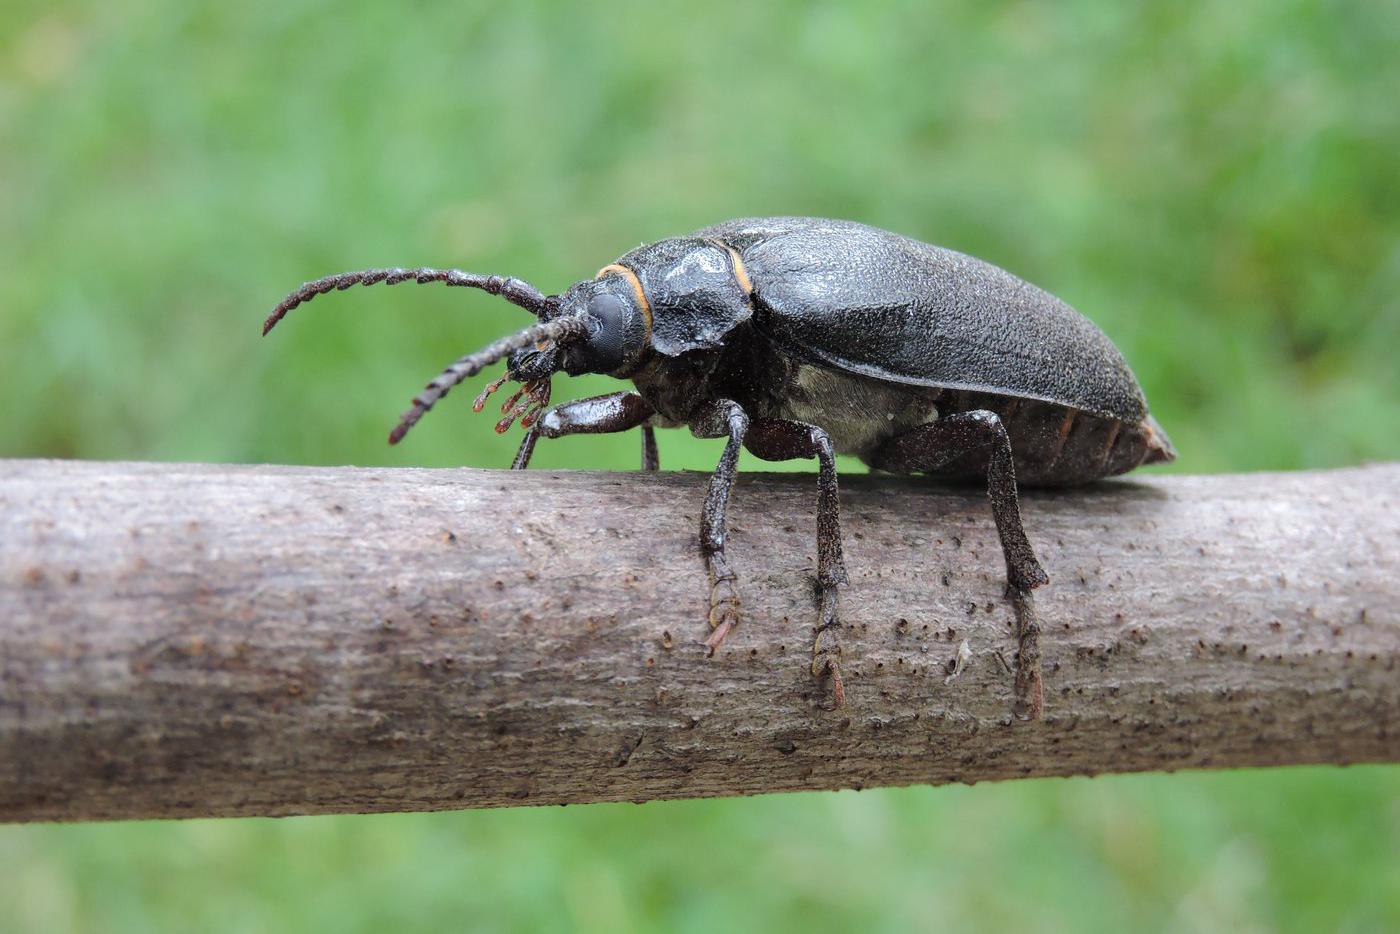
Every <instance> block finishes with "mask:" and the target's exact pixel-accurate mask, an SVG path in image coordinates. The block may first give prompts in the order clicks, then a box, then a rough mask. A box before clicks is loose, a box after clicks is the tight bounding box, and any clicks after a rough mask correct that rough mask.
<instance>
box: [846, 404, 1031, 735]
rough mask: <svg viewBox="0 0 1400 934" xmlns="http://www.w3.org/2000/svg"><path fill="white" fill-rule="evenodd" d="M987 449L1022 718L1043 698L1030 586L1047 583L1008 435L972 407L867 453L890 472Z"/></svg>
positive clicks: (991, 415)
mask: <svg viewBox="0 0 1400 934" xmlns="http://www.w3.org/2000/svg"><path fill="white" fill-rule="evenodd" d="M982 451H987V452H988V456H987V495H988V498H989V499H991V501H992V516H993V518H994V519H995V520H996V526H997V535H998V536H999V537H1000V538H1001V550H1002V554H1003V556H1004V557H1005V558H1006V578H1007V585H1008V586H1007V597H1008V598H1010V600H1011V604H1012V607H1013V609H1015V611H1016V620H1017V630H1018V632H1017V635H1018V637H1019V639H1018V641H1019V643H1020V647H1019V649H1018V652H1017V662H1018V664H1017V668H1016V705H1017V715H1018V716H1021V717H1022V718H1023V719H1028V720H1034V719H1037V718H1039V716H1040V712H1041V709H1042V707H1043V706H1044V701H1043V696H1042V695H1043V689H1042V687H1041V679H1040V646H1039V635H1040V627H1039V625H1038V623H1037V622H1036V619H1035V608H1034V603H1033V601H1032V600H1031V593H1030V592H1031V590H1033V589H1034V588H1036V587H1039V586H1040V585H1042V584H1046V583H1049V581H1050V578H1049V577H1048V576H1047V575H1046V573H1045V569H1044V568H1042V567H1041V566H1040V562H1039V561H1038V560H1036V557H1035V552H1034V550H1032V548H1031V543H1030V540H1029V539H1028V538H1026V529H1025V526H1024V525H1022V523H1021V506H1020V503H1019V501H1018V500H1017V496H1016V470H1015V466H1014V463H1013V460H1012V454H1011V440H1010V438H1009V437H1008V435H1007V433H1006V428H1005V426H1004V425H1002V423H1001V419H1000V418H998V417H997V415H996V413H995V412H989V411H986V410H985V409H978V410H975V411H971V412H959V413H957V414H955V415H949V416H947V417H946V418H940V419H939V420H938V421H936V422H932V423H931V424H928V425H920V426H919V427H918V428H914V429H912V430H910V431H908V432H905V433H904V434H902V435H899V436H898V437H896V438H891V439H890V440H889V441H887V442H885V444H884V445H882V446H881V447H880V449H879V450H878V451H877V452H876V453H875V456H874V457H873V458H871V464H872V466H875V467H878V468H879V469H881V470H890V471H896V472H912V471H932V470H937V469H938V468H939V467H942V466H944V465H945V464H948V463H951V462H952V461H954V460H957V459H958V458H960V457H963V456H965V455H968V454H976V453H979V452H982Z"/></svg>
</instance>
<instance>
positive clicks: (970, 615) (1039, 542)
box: [0, 461, 1400, 821]
mask: <svg viewBox="0 0 1400 934" xmlns="http://www.w3.org/2000/svg"><path fill="white" fill-rule="evenodd" d="M705 483H706V478H705V477H704V476H701V475H698V474H677V473H669V474H599V473H573V472H562V473H561V472H544V471H542V472H535V473H506V472H498V471H480V470H362V469H352V468H302V467H229V466H208V465H183V464H112V463H74V462H46V461H6V462H0V820H7V821H25V820H96V819H114V818H137V817H185V816H190V817H193V816H210V815H221V816H232V815H254V814H260V815H282V814H304V813H324V812H347V811H357V812H358V811H390V810H398V811H403V810H424V809H435V808H461V807H482V806H497V805H519V804H554V803H564V802H585V801H609V800H637V801H640V800H647V799H655V798H680V797H698V796H706V795H734V794H753V793H758V792H774V791H791V790H798V789H821V788H840V787H852V786H854V787H869V786H875V785H898V784H910V783H922V782H929V783H938V782H952V781H964V782H970V781H978V780H983V779H1004V778H1015V777H1020V776H1030V775H1070V774H1080V773H1098V772H1125V771H1135V770H1147V769H1167V770H1171V769H1179V768H1218V767H1227V766H1250V765H1281V764H1289V763H1309V762H1331V763H1347V762H1363V761H1397V760H1400V720H1398V719H1397V718H1400V664H1397V662H1400V509H1397V507H1400V465H1381V466H1374V467H1366V468H1359V469H1352V470H1337V471H1327V472H1314V473H1295V474H1250V475H1238V476H1209V477H1159V478H1153V477H1149V478H1143V479H1137V480H1134V481H1129V482H1123V481H1118V482H1112V483H1104V484H1100V485H1098V486H1095V487H1091V488H1088V489H1082V490H1075V491H1028V492H1026V494H1025V496H1024V498H1023V504H1022V505H1023V509H1024V513H1025V520H1026V528H1027V531H1028V532H1029V534H1030V537H1031V540H1032V542H1033V543H1034V544H1035V546H1036V548H1037V549H1038V551H1039V554H1040V558H1041V560H1042V562H1043V563H1044V565H1045V567H1046V569H1047V570H1048V571H1049V573H1050V577H1051V583H1050V585H1049V586H1048V587H1045V588H1042V589H1041V590H1040V591H1038V592H1037V595H1036V597H1037V612H1038V616H1039V623H1040V628H1041V637H1040V645H1039V648H1040V652H1041V656H1042V659H1041V665H1042V671H1043V674H1044V690H1045V713H1044V718H1043V719H1042V720H1040V721H1037V722H1022V721H1019V720H1017V719H1016V718H1014V717H1013V716H1012V713H1011V711H1012V704H1013V691H1014V689H1013V683H1014V673H1013V672H1012V671H1011V670H1010V665H1012V664H1014V653H1015V647H1016V638H1015V633H1014V631H1013V627H1014V619H1015V616H1014V613H1013V610H1012V608H1011V607H1010V606H1009V605H1008V603H1007V602H1006V600H1005V599H1004V598H1003V593H1002V588H1003V580H1004V575H1005V568H1004V566H1003V564H1002V559H1001V551H1000V547H999V544H998V541H997V538H996V533H995V531H994V529H993V526H992V521H991V515H990V509H989V507H988V505H987V501H986V497H985V495H984V494H983V493H982V492H981V491H980V490H976V489H966V490H962V489H958V490H947V489H943V488H939V487H935V486H933V485H931V484H927V483H924V482H921V481H918V480H910V479H907V478H885V477H869V476H852V477H847V478H845V479H844V480H843V487H842V493H841V507H842V514H843V524H844V527H845V535H846V563H847V566H848V568H849V571H850V577H851V581H850V585H849V586H848V587H847V588H846V589H845V590H844V591H843V595H842V617H843V620H844V624H845V628H844V631H843V634H842V640H841V641H842V644H843V646H844V667H845V671H846V690H847V697H846V706H845V708H844V709H841V710H838V711H827V710H824V709H823V704H824V703H825V702H826V700H827V698H826V697H825V695H824V691H823V689H822V687H821V686H820V685H818V684H817V683H815V682H814V681H813V680H812V678H811V676H810V675H809V673H808V664H809V655H810V651H811V649H810V646H811V639H812V626H813V623H814V622H815V619H816V612H817V610H816V603H815V590H814V586H813V573H814V561H815V517H814V509H815V502H816V483H815V477H813V476H806V475H800V474H783V475H757V474H747V475H744V476H742V477H741V479H740V482H739V485H738V488H737V489H736V491H735V495H734V500H733V504H732V508H731V520H730V536H729V543H728V553H729V559H730V563H731V565H732V566H733V568H734V569H735V571H736V572H737V573H738V574H739V586H740V588H741V590H740V592H741V594H742V597H743V599H744V601H745V604H744V606H745V614H746V615H745V618H744V620H743V622H742V623H741V625H740V626H739V627H738V628H737V629H736V630H735V631H734V632H733V633H732V634H731V635H730V637H729V639H728V640H727V641H726V642H725V643H724V646H723V648H722V649H721V650H720V651H719V652H718V653H717V654H716V655H715V657H713V658H710V657H707V655H706V651H705V649H704V647H703V645H702V640H703V639H704V638H705V636H706V635H707V629H706V625H705V617H706V609H707V605H708V604H707V592H708V585H707V581H706V578H705V569H704V562H703V560H702V559H701V556H700V553H699V550H698V545H697V538H696V535H697V528H698V524H699V511H700V506H701V502H702V501H703V498H704V493H705ZM964 644H965V646H966V648H964ZM959 659H961V661H959Z"/></svg>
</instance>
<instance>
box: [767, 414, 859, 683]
mask: <svg viewBox="0 0 1400 934" xmlns="http://www.w3.org/2000/svg"><path fill="white" fill-rule="evenodd" d="M744 444H745V446H746V447H747V448H748V449H749V450H750V451H752V452H753V453H754V455H755V456H756V457H760V458H762V459H763V460H766V461H786V460H797V459H799V458H808V457H815V458H816V459H817V471H818V472H817V588H818V590H819V592H820V594H821V597H820V599H821V610H820V615H819V616H818V621H817V630H816V634H815V636H814V638H813V640H812V675H813V677H815V678H818V679H821V678H827V677H829V678H831V695H832V698H831V699H832V709H836V708H839V707H841V706H843V705H844V704H845V701H846V686H845V682H844V681H843V680H842V678H841V663H840V659H841V645H840V642H839V637H840V631H841V630H840V627H841V619H840V616H839V614H838V612H837V609H838V598H839V596H840V590H839V588H840V587H841V585H842V584H845V583H846V580H847V578H846V562H845V560H844V559H843V557H842V554H841V516H840V504H839V499H838V497H837V488H836V449H835V446H834V445H833V444H832V443H831V437H830V436H829V435H828V434H827V433H826V432H825V431H823V430H822V429H820V428H818V427H816V426H815V425H807V424H804V423H802V422H790V421H785V420H779V419H759V420H756V421H755V422H754V423H753V426H752V427H751V428H750V430H749V434H748V438H747V439H746V440H745V442H744Z"/></svg>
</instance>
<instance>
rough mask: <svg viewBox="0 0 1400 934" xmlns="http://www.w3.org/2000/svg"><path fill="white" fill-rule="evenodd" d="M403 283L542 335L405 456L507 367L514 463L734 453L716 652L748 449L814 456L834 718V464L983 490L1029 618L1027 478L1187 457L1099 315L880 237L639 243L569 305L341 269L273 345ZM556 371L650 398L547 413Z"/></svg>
mask: <svg viewBox="0 0 1400 934" xmlns="http://www.w3.org/2000/svg"><path fill="white" fill-rule="evenodd" d="M407 281H413V282H419V283H426V282H442V283H445V284H447V285H450V286H466V287H470V288H476V289H482V290H484V291H486V292H489V293H491V294H493V295H499V296H501V297H502V298H505V299H507V300H508V301H510V302H512V303H514V304H516V305H519V306H520V307H522V308H525V309H526V310H528V311H530V312H531V313H532V314H534V315H535V317H536V318H537V319H538V321H537V322H536V323H535V324H534V325H532V326H531V327H528V328H526V329H524V330H523V331H520V332H519V333H517V334H514V335H511V336H509V337H505V338H502V339H500V340H498V341H496V342H495V343H493V344H491V345H490V346H488V347H485V348H483V349H482V350H479V351H477V352H475V353H471V354H468V355H467V356H465V357H462V358H461V359H459V360H457V361H456V362H455V363H453V364H452V365H451V366H449V367H448V368H447V369H446V370H444V371H443V372H442V373H441V374H440V375H439V376H438V377H437V378H436V379H434V380H433V381H432V382H430V383H429V384H428V385H427V387H426V388H425V389H424V390H423V391H422V392H420V393H419V394H418V395H417V396H416V397H415V398H414V400H413V405H412V407H411V408H410V409H408V411H406V412H405V413H404V414H403V416H402V417H401V418H400V420H399V423H398V425H397V426H396V427H395V428H394V430H393V431H392V432H391V433H390V435H389V441H390V443H397V442H398V441H399V440H401V439H402V438H403V436H404V434H405V433H406V432H407V431H408V430H409V429H410V428H412V427H413V426H414V425H415V424H416V423H417V422H418V420H419V419H420V418H421V417H422V416H423V414H424V413H426V412H427V411H428V410H429V409H431V408H432V407H433V405H434V404H435V403H436V402H437V401H438V400H439V399H441V398H442V397H443V396H444V395H446V394H447V392H448V391H449V390H450V389H451V388H452V387H453V386H456V385H457V384H458V383H460V382H462V381H463V380H464V379H467V378H468V377H470V376H473V375H475V374H477V373H479V372H480V371H481V370H482V369H484V368H485V367H487V366H489V365H490V364H492V363H495V362H497V361H499V360H502V359H506V360H507V361H508V362H507V368H506V373H505V375H503V376H502V377H501V378H500V379H498V380H496V381H495V382H493V383H491V384H490V385H489V386H487V387H486V390H485V391H484V392H482V394H481V395H480V396H479V397H478V398H477V400H476V403H475V405H474V408H475V409H476V410H477V411H480V410H481V408H482V407H483V406H484V404H485V402H486V399H487V397H488V396H489V395H490V394H491V393H492V392H494V391H495V390H496V389H498V388H500V386H501V385H502V384H503V383H504V382H505V381H506V380H508V379H509V380H514V381H516V382H518V383H520V384H521V388H520V390H519V391H518V392H516V393H515V395H514V396H513V397H511V399H510V400H509V401H508V402H507V403H506V405H505V406H504V407H503V411H504V412H505V413H506V417H505V418H504V419H502V420H501V422H500V423H499V424H498V425H497V430H498V431H504V430H506V428H508V427H509V426H510V425H511V424H512V423H513V422H514V421H515V420H516V419H517V418H518V419H519V420H520V422H521V425H522V427H523V428H524V429H525V437H524V440H523V441H522V442H521V445H520V450H519V453H518V454H517V455H516V457H515V461H514V463H513V464H512V467H513V468H516V469H523V468H524V467H525V466H526V465H527V464H528V463H529V460H530V456H531V453H532V452H533V451H534V448H535V443H536V441H537V440H538V439H539V438H541V437H544V438H558V437H562V436H564V435H569V434H582V433H604V432H619V431H626V430H628V429H632V428H640V429H641V432H642V467H643V469H645V470H656V469H657V466H658V464H657V455H656V440H655V435H654V434H653V429H654V428H657V427H667V428H670V427H679V426H686V427H688V428H689V429H690V430H691V432H692V433H693V434H695V435H696V436H697V437H700V438H723V439H725V446H724V452H723V454H722V455H721V456H720V461H719V466H718V467H717V468H716V469H715V473H714V476H713V477H712V478H711V480H710V485H709V490H708V492H707V494H706V497H705V504H704V508H703V510H702V515H701V521H700V550H701V552H702V554H703V556H704V559H705V563H706V567H707V569H708V573H709V580H710V599H709V604H710V610H709V624H710V629H711V632H710V636H709V638H708V639H707V640H706V643H705V644H706V645H707V646H708V647H709V649H710V651H711V652H712V653H713V651H714V649H715V648H716V647H718V646H719V644H720V643H721V642H722V641H723V640H724V638H725V636H726V635H727V634H728V633H729V632H730V630H731V629H733V627H734V626H735V625H736V624H737V623H738V621H739V612H740V601H739V592H738V589H737V588H736V584H735V580H736V578H735V574H734V572H733V571H732V570H731V569H730V567H729V563H728V562H727V561H726V559H725V554H724V544H725V512H726V507H727V505H728V503H729V494H730V491H731V490H732V489H733V486H734V477H735V469H736V466H737V464H738V460H739V450H740V448H741V447H746V448H748V450H749V451H751V452H752V453H753V454H755V455H756V456H758V457H759V458H762V459H763V460H768V461H783V460H792V459H797V458H803V459H810V458H815V459H816V461H817V464H818V475H817V490H818V494H817V585H818V591H819V595H820V596H819V610H818V621H817V627H816V635H815V638H814V640H813V645H812V664H811V671H812V674H813V675H814V676H815V677H817V678H818V679H829V680H830V684H831V688H832V692H833V696H834V706H839V705H840V704H841V702H842V699H843V697H844V691H845V689H844V685H843V682H842V677H841V667H840V660H839V657H840V646H839V644H838V642H837V636H838V612H837V599H838V593H839V588H840V587H841V585H842V584H844V583H845V582H846V568H845V563H844V561H843V558H842V552H841V531H840V523H839V518H838V507H837V489H836V455H837V454H854V455H856V456H857V457H859V458H860V459H861V460H863V461H864V462H865V463H866V464H868V465H869V466H870V467H871V468H873V469H877V470H884V471H891V472H896V473H914V472H919V473H930V474H936V475H939V476H943V477H954V478H968V477H973V478H979V479H980V478H983V477H985V478H986V482H987V488H988V495H989V498H990V500H991V506H992V516H993V518H994V520H995V523H996V529H997V533H998V535H999V536H1000V539H1001V546H1002V551H1003V554H1004V556H1005V559H1006V572H1007V584H1008V596H1011V597H1012V598H1013V601H1015V600H1021V601H1025V600H1026V599H1027V596H1028V594H1029V592H1030V591H1031V590H1032V589H1033V588H1035V587H1038V586H1040V585H1042V584H1044V583H1047V582H1048V580H1049V578H1048V577H1047V576H1046V574H1045V571H1044V570H1043V569H1042V568H1041V565H1040V562H1039V561H1038V560H1037V559H1036V556H1035V552H1034V550H1033V549H1032V548H1031V544H1030V541H1029V540H1028V539H1027V537H1026V533H1025V530H1024V528H1023V527H1022V524H1021V514H1020V506H1019V504H1018V501H1017V493H1016V481H1017V477H1018V476H1019V477H1020V479H1021V481H1022V482H1024V483H1031V484H1043V485H1065V484H1077V483H1086V482H1089V481H1093V480H1098V479H1100V478H1103V477H1109V476H1113V475H1115V474H1121V473H1125V472H1127V471H1129V470H1132V469H1134V468H1136V467H1138V466H1140V465H1142V464H1155V463H1163V462H1166V461H1170V460H1172V459H1173V458H1174V457H1175V451H1174V449H1173V448H1172V446H1171V443H1170V442H1169V441H1168V440H1167V437H1166V435H1165V433H1164V432H1163V431H1162V429H1161V428H1160V427H1159V426H1158V425H1157V423H1156V421H1155V420H1154V419H1153V418H1152V417H1151V416H1150V415H1149V414H1148V412H1147V402H1146V399H1145V398H1144V396H1143V393H1142V390H1141V388H1140V387H1139V386H1138V383H1137V380H1136V379H1135V378H1134V376H1133V374H1132V371H1131V370H1129V369H1128V366H1127V364H1126V363H1125V362H1124V360H1123V357H1122V355H1121V354H1120V353H1119V352H1118V350H1117V348H1116V347H1114V346H1113V344H1112V343H1111V342H1110V341H1109V339H1108V338H1107V337H1106V336H1105V335H1104V334H1103V332H1102V331H1100V330H1099V329H1098V328H1097V327H1095V326H1094V325H1093V324H1092V323H1091V322H1090V321H1089V320H1088V319H1087V318H1085V317H1084V316H1083V315H1081V314H1080V313H1079V312H1077V311H1075V310H1074V309H1073V308H1071V307H1069V306H1068V305H1066V304H1065V303H1064V302H1062V301H1060V300H1059V299H1057V298H1055V297H1054V296H1052V295H1050V294H1048V293H1046V292H1044V291H1042V290H1040V289H1038V288H1036V287H1035V286H1033V285H1030V284H1029V283H1026V282H1024V281H1022V280H1021V279H1018V278H1016V277H1015V276H1013V275H1011V274H1010V273H1008V272H1006V271H1004V270H1002V269H1000V268H998V267H996V266H993V265H991V264H989V263H985V262H983V261H981V260H978V259H975V258H973V257H971V256H966V255H964V254H962V253H957V252H954V251H952V250H947V249H943V248H941V247H936V246H932V245H929V244H927V243H922V242H919V241H917V240H912V239H910V238H908V237H903V236H900V235H898V234H894V233H890V232H888V231H885V230H880V229H878V228H875V227H870V226H867V225H865V224H859V223H854V222H850V221H837V220H825V219H821V218H806V217H767V218H748V219H742V220H734V221H729V222H727V223H724V224H719V225H717V226H714V227H707V228H705V229H703V230H699V231H697V232H695V233H693V234H691V235H689V236H686V237H677V238H673V239H668V240H661V241H659V242H656V243H652V244H648V245H645V246H641V247H638V248H637V249H635V250H632V251H631V252H630V253H627V254H626V255H625V256H623V257H621V258H620V259H618V260H617V261H616V262H614V263H610V264H608V265H606V266H604V267H603V268H602V269H601V270H600V271H599V272H598V274H597V276H595V277H594V278H592V279H587V280H584V281H582V282H578V283H575V284H574V285H573V286H571V287H570V288H569V289H568V290H567V291H565V292H564V293H563V294H561V295H549V296H547V295H545V294H543V293H542V292H540V290H539V289H536V288H535V287H534V286H532V285H530V284H529V283H527V282H524V281H522V280H520V279H515V278H510V277H502V276H482V275H476V274H473V273H467V272H462V271H460V270H455V269H454V270H439V269H426V268H425V269H372V270H366V271H362V272H349V273H343V274H340V275H336V276H327V277H326V278H323V279H318V280H316V281H314V282H308V283H306V284H305V285H303V286H302V287H301V288H300V289H298V290H297V291H295V292H293V293H292V294H291V295H289V296H287V298H285V299H284V300H283V301H282V302H281V304H279V305H278V306H277V307H276V308H275V309H274V310H273V312H272V314H271V315H269V316H268V318H267V320H266V322H265V323H264V325H263V333H264V334H266V333H267V332H268V331H270V330H271V329H272V328H273V326H274V325H276V324H277V322H278V321H280V320H281V319H282V317H283V316H284V315H286V314H287V312H289V311H291V310H292V309H293V308H295V307H296V306H298V305H300V304H302V303H303V302H306V301H308V300H310V299H312V298H314V297H316V296H317V295H321V294H323V293H325V292H330V291H333V290H340V289H346V288H350V287H351V286H354V285H373V284H376V283H384V284H387V285H393V284H396V283H400V282H407ZM559 371H563V372H565V373H567V374H568V375H570V376H578V375H580V374H583V373H602V374H606V375H609V376H613V377H617V378H619V379H630V380H631V381H632V383H633V384H634V386H635V387H636V388H635V391H627V392H618V393H614V394H611V395H605V396H597V397H594V398H590V399H581V400H578V401H575V402H567V403H564V404H562V405H558V406H554V407H553V408H548V404H549V394H550V378H551V376H552V375H553V374H554V373H556V372H559ZM1037 674H1038V673H1037ZM1018 682H1019V679H1018ZM1037 686H1038V678H1037ZM1037 706H1038V702H1037Z"/></svg>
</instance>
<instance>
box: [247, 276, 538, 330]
mask: <svg viewBox="0 0 1400 934" xmlns="http://www.w3.org/2000/svg"><path fill="white" fill-rule="evenodd" d="M410 280H412V281H413V282H418V283H424V282H443V283H446V284H447V285H457V286H465V287H467V288H472V289H481V290H482V291H484V292H489V293H490V294H492V295H499V296H501V298H504V299H505V300H506V301H508V302H511V303H513V304H516V305H519V306H520V307H521V308H524V309H525V310H526V311H529V312H530V313H531V314H533V315H534V316H535V317H537V318H538V317H541V316H543V315H544V313H545V311H546V310H547V309H548V308H549V305H550V302H549V299H548V298H546V297H545V295H544V293H543V292H541V291H540V290H539V289H537V288H535V287H534V286H533V285H531V284H530V283H528V282H525V281H524V280H522V279H515V278H512V277H510V276H479V275H477V274H476V273H472V272H462V270H460V269H433V268H431V267H428V266H424V267H421V268H419V269H399V268H395V269H365V270H362V271H360V272H342V273H339V274H337V275H334V276H326V277H324V278H321V279H316V280H314V281H312V282H308V283H306V284H304V285H303V286H302V287H301V288H299V289H297V290H296V291H295V292H293V293H292V294H291V295H288V296H287V297H286V298H284V299H282V301H281V302H280V303H279V304H278V305H277V307H276V308H274V309H272V314H270V315H268V316H267V320H266V321H264V322H263V335H264V336H266V335H267V332H268V331H271V330H272V329H273V328H274V327H276V326H277V322H278V321H281V320H282V319H283V318H284V317H286V315H287V312H289V311H291V310H292V309H293V308H295V307H297V306H298V305H301V304H303V303H305V302H309V301H311V300H312V299H313V298H315V297H316V296H317V295H324V294H325V293H327V292H339V291H342V290H344V289H348V288H350V287H351V286H353V285H375V284H377V283H380V282H382V283H384V284H385V285H398V284H399V283H400V282H408V281H410Z"/></svg>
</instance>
